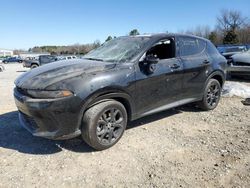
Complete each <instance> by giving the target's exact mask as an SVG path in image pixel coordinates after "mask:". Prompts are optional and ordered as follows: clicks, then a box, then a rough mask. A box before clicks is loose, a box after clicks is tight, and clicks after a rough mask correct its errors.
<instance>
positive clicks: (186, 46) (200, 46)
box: [180, 37, 206, 56]
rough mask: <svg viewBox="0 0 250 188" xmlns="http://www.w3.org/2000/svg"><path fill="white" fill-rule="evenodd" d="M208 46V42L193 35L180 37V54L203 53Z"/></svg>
mask: <svg viewBox="0 0 250 188" xmlns="http://www.w3.org/2000/svg"><path fill="white" fill-rule="evenodd" d="M205 47H206V42H205V41H204V40H201V39H196V38H191V37H181V38H180V55H181V56H189V55H195V54H199V53H201V52H202V51H203V50H204V49H205Z"/></svg>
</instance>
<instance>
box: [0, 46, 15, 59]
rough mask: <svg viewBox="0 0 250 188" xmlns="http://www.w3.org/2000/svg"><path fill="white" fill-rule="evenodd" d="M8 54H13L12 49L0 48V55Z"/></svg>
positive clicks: (5, 55)
mask: <svg viewBox="0 0 250 188" xmlns="http://www.w3.org/2000/svg"><path fill="white" fill-rule="evenodd" d="M8 56H13V50H6V49H2V48H0V57H8Z"/></svg>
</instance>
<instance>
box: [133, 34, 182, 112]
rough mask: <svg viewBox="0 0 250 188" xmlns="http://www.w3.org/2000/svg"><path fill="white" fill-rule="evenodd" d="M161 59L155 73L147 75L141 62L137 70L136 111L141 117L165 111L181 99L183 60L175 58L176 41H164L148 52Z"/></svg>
mask: <svg viewBox="0 0 250 188" xmlns="http://www.w3.org/2000/svg"><path fill="white" fill-rule="evenodd" d="M147 55H154V56H156V57H158V58H159V61H158V63H157V64H156V69H155V70H154V72H153V73H151V74H147V73H146V72H145V67H143V66H142V65H140V63H141V64H143V62H140V63H139V65H138V67H137V70H136V80H137V82H136V100H135V101H136V109H137V113H138V114H139V116H140V115H141V116H143V115H148V114H151V113H154V112H157V111H161V110H163V109H164V108H165V107H166V106H167V105H169V104H170V105H171V103H174V102H175V101H178V100H179V99H180V98H181V89H182V70H183V66H182V63H181V60H180V59H179V58H176V57H175V41H174V39H164V40H161V41H160V42H158V43H157V44H155V45H154V46H153V47H152V48H151V49H150V50H148V51H147V52H146V56H147Z"/></svg>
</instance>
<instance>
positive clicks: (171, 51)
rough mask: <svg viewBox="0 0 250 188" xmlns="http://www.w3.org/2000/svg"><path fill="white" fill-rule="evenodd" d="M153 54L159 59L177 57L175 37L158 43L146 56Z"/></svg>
mask: <svg viewBox="0 0 250 188" xmlns="http://www.w3.org/2000/svg"><path fill="white" fill-rule="evenodd" d="M148 55H153V56H155V57H157V58H159V59H170V58H174V57H175V45H174V39H165V40H161V41H160V42H158V43H156V44H155V45H154V46H153V47H152V48H151V49H150V50H148V51H147V53H146V56H148Z"/></svg>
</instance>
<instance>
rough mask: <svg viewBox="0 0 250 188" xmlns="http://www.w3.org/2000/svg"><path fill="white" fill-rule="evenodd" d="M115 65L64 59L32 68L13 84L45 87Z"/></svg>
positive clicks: (34, 87)
mask: <svg viewBox="0 0 250 188" xmlns="http://www.w3.org/2000/svg"><path fill="white" fill-rule="evenodd" d="M114 67H115V64H114V63H108V62H99V61H92V60H85V59H79V60H64V61H58V62H53V63H50V64H47V65H44V66H41V67H38V68H35V69H32V70H30V71H28V72H26V73H24V74H22V75H21V76H19V77H18V78H17V79H16V81H15V85H16V86H17V87H20V88H23V89H45V88H46V87H49V86H51V85H53V84H54V83H57V82H59V81H63V80H65V79H68V78H72V77H75V76H79V75H82V74H90V73H93V72H97V71H104V70H108V69H112V68H114Z"/></svg>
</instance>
